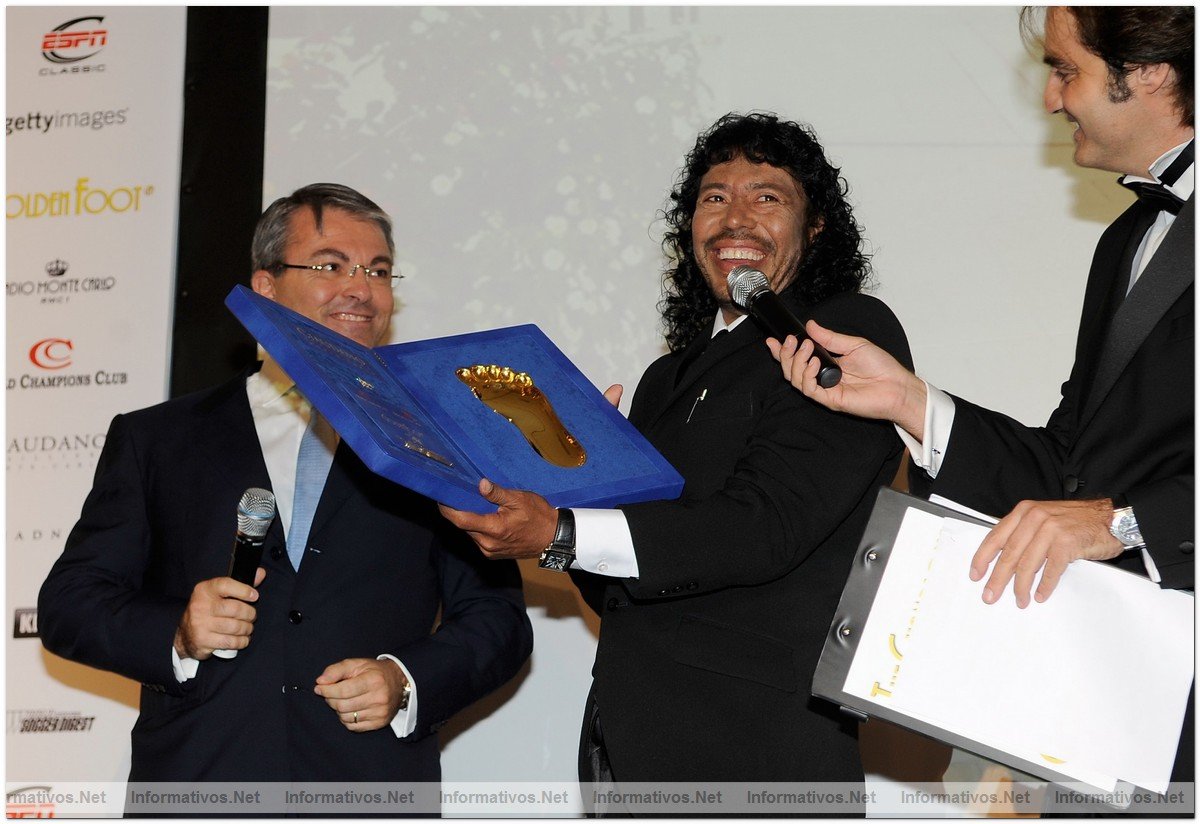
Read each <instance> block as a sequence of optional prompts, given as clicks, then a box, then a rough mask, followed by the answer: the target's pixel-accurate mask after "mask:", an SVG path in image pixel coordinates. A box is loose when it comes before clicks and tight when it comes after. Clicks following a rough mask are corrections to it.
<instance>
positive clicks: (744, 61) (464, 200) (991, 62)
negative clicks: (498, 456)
mask: <svg viewBox="0 0 1200 824" xmlns="http://www.w3.org/2000/svg"><path fill="white" fill-rule="evenodd" d="M268 59H269V67H268V83H269V89H268V103H267V136H266V144H265V145H266V163H265V184H264V193H265V195H264V196H265V199H266V200H268V201H269V200H271V199H272V198H274V197H277V196H279V195H282V194H286V193H287V192H290V191H291V190H292V189H294V188H296V187H297V186H299V185H302V184H305V183H308V182H312V181H316V180H333V181H340V182H344V183H347V184H350V185H352V186H355V187H357V188H360V189H361V190H362V191H364V192H366V193H368V194H369V195H371V196H372V197H373V198H375V199H376V200H377V201H378V202H379V203H380V204H381V205H382V206H383V207H384V208H385V209H386V210H387V211H389V212H390V213H391V214H392V215H393V216H394V217H395V219H396V242H397V247H398V258H399V267H400V269H401V271H402V272H403V273H404V274H405V280H403V281H401V282H400V285H399V289H398V294H399V298H400V300H399V302H398V309H397V312H396V315H395V317H394V318H393V330H392V335H393V339H394V340H412V339H417V338H424V337H430V336H436V335H445V334H451V333H457V332H466V331H470V330H475V329H484V328H488V327H497V326H507V325H510V324H517V323H536V324H538V325H539V326H540V327H541V328H542V329H543V330H544V331H545V332H546V333H547V334H548V335H549V336H550V337H551V338H552V339H553V340H554V341H555V342H557V343H558V345H559V346H560V347H561V348H562V349H563V350H564V351H565V352H566V353H567V354H568V355H569V356H570V357H571V358H573V359H574V360H575V362H576V363H577V364H578V365H579V366H580V367H581V368H582V370H583V371H584V373H585V374H587V375H588V376H589V377H590V378H591V379H592V380H593V381H594V382H595V384H596V385H597V386H599V387H605V386H607V385H608V384H610V383H614V382H621V383H624V384H625V386H626V389H627V393H632V391H633V388H634V386H635V385H636V383H637V381H638V378H639V377H640V375H641V373H642V370H643V369H644V368H645V366H646V365H647V364H648V363H649V362H650V361H651V360H653V359H654V358H655V357H656V356H658V355H659V354H660V353H661V352H662V351H663V346H662V339H661V335H660V324H659V320H658V314H657V312H656V309H655V304H656V303H657V301H658V299H659V296H660V272H661V270H662V268H663V256H662V253H661V250H660V248H659V242H660V239H661V236H662V232H663V224H662V222H661V221H660V220H658V219H657V216H658V213H659V211H660V210H661V209H662V208H663V206H664V205H665V203H666V200H665V198H666V194H667V191H668V189H669V188H670V186H671V184H672V182H673V181H674V179H675V172H676V170H677V169H678V168H679V167H680V165H681V163H682V159H683V157H684V155H685V153H686V152H687V151H688V149H689V148H690V147H691V145H692V143H693V142H694V140H695V137H696V134H697V133H698V132H699V131H701V130H703V129H704V128H706V127H707V126H708V125H710V124H711V123H712V122H713V121H714V120H715V119H716V118H717V117H718V116H719V115H721V114H723V113H725V112H728V111H731V110H738V111H746V110H749V109H767V110H773V111H776V112H778V113H780V114H782V115H784V116H786V117H788V118H794V119H798V120H802V121H808V122H810V123H811V124H812V125H813V126H814V128H815V129H816V131H817V133H818V134H819V136H820V137H821V139H822V140H823V142H824V144H825V146H826V147H827V149H828V151H829V153H830V155H831V157H832V159H833V161H834V163H835V164H836V165H839V166H841V167H842V168H843V171H844V174H845V176H846V178H847V180H849V182H850V187H851V199H852V201H853V203H854V204H855V212H856V214H857V216H858V217H859V218H860V220H861V221H862V223H863V224H864V225H865V227H866V234H867V237H868V238H869V239H870V243H871V248H872V250H873V251H874V253H875V264H876V269H877V275H878V281H879V286H878V289H877V290H876V294H877V295H878V296H879V297H881V298H882V299H883V300H884V301H886V302H887V303H888V304H889V305H890V306H891V307H892V308H893V309H894V310H895V311H896V313H897V314H898V315H899V317H900V318H901V320H902V321H903V322H904V325H905V327H906V328H907V330H908V334H909V336H910V338H911V341H912V344H913V351H914V353H915V356H916V360H917V364H918V367H919V369H920V371H921V373H922V374H923V375H924V376H926V377H928V378H929V379H931V380H932V381H934V382H935V383H937V384H939V385H941V386H944V387H946V388H948V389H952V390H954V391H956V392H960V393H962V394H964V395H966V396H967V397H971V398H972V399H974V400H977V401H979V402H982V403H984V404H985V405H990V406H995V407H998V408H1001V409H1004V410H1007V411H1009V412H1010V413H1012V414H1014V415H1015V416H1016V417H1018V418H1021V419H1022V420H1025V421H1028V422H1040V421H1043V420H1044V419H1045V417H1046V415H1047V414H1048V413H1049V411H1050V410H1051V409H1052V408H1053V407H1054V405H1055V402H1056V399H1057V390H1058V386H1059V383H1060V382H1061V381H1062V380H1064V379H1065V378H1066V375H1067V373H1068V371H1069V368H1070V364H1071V356H1072V350H1073V344H1074V336H1075V332H1076V325H1077V321H1078V312H1079V306H1080V303H1081V300H1082V293H1083V283H1084V279H1085V276H1086V272H1087V268H1088V262H1089V260H1090V256H1091V249H1092V248H1093V246H1094V244H1095V241H1096V239H1097V237H1098V236H1099V234H1100V232H1101V231H1102V230H1103V228H1104V226H1105V225H1106V223H1107V222H1108V221H1109V220H1110V219H1111V218H1112V217H1113V216H1115V215H1116V214H1117V213H1118V212H1119V211H1120V210H1121V209H1122V208H1124V204H1126V203H1128V201H1129V199H1130V198H1129V195H1128V194H1127V193H1125V192H1123V191H1122V190H1120V189H1119V188H1118V187H1117V186H1116V185H1115V184H1114V182H1113V176H1112V175H1110V174H1103V173H1094V172H1087V171H1081V170H1078V169H1075V168H1074V167H1073V166H1072V163H1071V137H1070V128H1071V127H1070V126H1069V125H1067V124H1065V123H1064V122H1063V121H1062V118H1061V117H1058V118H1051V117H1048V116H1046V115H1045V113H1044V112H1042V111H1041V107H1040V101H1041V87H1042V84H1043V83H1044V80H1045V68H1044V67H1043V66H1042V65H1041V64H1040V55H1039V56H1037V57H1032V56H1030V55H1029V54H1028V53H1026V51H1025V50H1024V48H1023V47H1022V45H1021V42H1020V38H1019V36H1018V31H1017V10H1016V9H1015V8H866V7H863V8H828V7H822V8H782V7H780V8H761V7H759V8H729V7H718V6H709V7H702V8H688V7H678V6H677V7H667V8H661V7H660V8H649V7H646V8H628V7H612V8H604V7H592V8H553V7H534V8H470V7H456V8H347V9H331V8H279V9H273V10H272V13H271V26H270V49H269V58H268ZM622 406H623V408H624V409H628V396H627V399H626V402H625V403H624V404H623V405H622ZM525 572H526V575H525V581H526V588H527V590H526V592H527V598H528V600H529V603H530V612H531V615H532V617H533V620H534V628H535V632H536V643H535V649H534V654H533V662H532V665H531V667H530V670H529V673H528V675H527V676H526V677H525V678H524V679H523V680H522V681H521V682H520V683H519V684H517V685H516V687H515V695H513V696H512V698H511V700H509V701H508V702H507V703H505V704H504V705H503V706H501V707H499V708H498V709H495V710H494V711H493V707H494V706H495V702H492V703H489V705H488V707H486V708H484V709H482V710H479V711H478V712H477V713H476V714H477V715H478V716H486V717H484V718H483V720H482V721H481V722H480V723H478V724H477V725H476V726H474V727H473V728H471V729H470V730H469V731H468V732H466V733H465V734H463V735H461V736H460V737H457V738H452V739H451V740H449V741H447V744H446V748H445V758H444V764H445V775H446V778H447V779H451V780H453V779H484V778H497V779H521V778H528V779H561V780H571V779H572V777H573V776H574V775H575V747H576V743H577V740H578V731H579V723H580V716H581V712H582V707H583V702H584V697H585V695H586V693H587V689H588V684H589V681H590V676H589V670H590V661H591V658H592V653H593V650H594V644H595V634H594V627H593V626H592V625H591V624H589V623H588V621H586V620H585V619H584V618H582V617H581V614H582V609H583V608H582V607H580V606H579V605H578V604H577V602H576V601H575V598H574V595H573V593H572V591H571V590H570V587H569V584H565V583H564V582H563V581H562V579H561V577H556V576H555V574H554V573H548V572H540V571H537V570H531V569H528V568H527V569H526V570H525ZM797 608H803V607H802V605H797Z"/></svg>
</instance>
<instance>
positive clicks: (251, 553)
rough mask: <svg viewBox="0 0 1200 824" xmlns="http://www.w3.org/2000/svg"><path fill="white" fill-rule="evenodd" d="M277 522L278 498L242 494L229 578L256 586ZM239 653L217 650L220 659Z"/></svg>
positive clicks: (266, 494)
mask: <svg viewBox="0 0 1200 824" xmlns="http://www.w3.org/2000/svg"><path fill="white" fill-rule="evenodd" d="M273 520H275V496H274V495H273V494H272V493H271V492H269V491H268V490H266V489H259V488H258V487H251V488H250V489H247V490H246V491H245V492H243V493H242V499H241V500H240V501H238V507H237V532H236V533H235V534H234V538H233V553H232V554H231V555H230V558H229V577H230V578H232V579H233V580H235V581H238V582H240V583H243V584H246V585H247V586H253V585H254V573H256V572H257V571H258V564H259V562H260V561H262V551H263V543H264V539H265V538H266V535H267V530H268V529H270V527H271V521H273ZM237 654H238V651H237V650H235V649H215V650H213V655H215V656H217V657H218V658H235V657H237Z"/></svg>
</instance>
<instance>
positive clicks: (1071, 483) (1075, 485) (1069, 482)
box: [1063, 475, 1083, 492]
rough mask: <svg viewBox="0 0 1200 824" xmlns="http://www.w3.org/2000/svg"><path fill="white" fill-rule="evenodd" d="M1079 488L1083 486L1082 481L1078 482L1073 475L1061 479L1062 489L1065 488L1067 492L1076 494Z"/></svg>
mask: <svg viewBox="0 0 1200 824" xmlns="http://www.w3.org/2000/svg"><path fill="white" fill-rule="evenodd" d="M1081 486H1083V481H1081V480H1079V479H1078V478H1076V477H1075V476H1074V475H1068V476H1067V477H1065V478H1063V487H1064V488H1066V490H1067V491H1068V492H1076V491H1078V490H1079V487H1081Z"/></svg>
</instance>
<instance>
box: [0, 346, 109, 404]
mask: <svg viewBox="0 0 1200 824" xmlns="http://www.w3.org/2000/svg"><path fill="white" fill-rule="evenodd" d="M26 343H28V342H26ZM11 344H12V341H11V337H10V345H11ZM26 358H27V360H28V364H26V366H32V367H33V371H32V372H25V373H24V374H21V375H10V376H9V378H8V379H7V381H6V388H7V389H8V390H9V391H12V390H25V389H78V388H92V389H103V388H106V387H123V386H125V385H126V384H128V383H129V374H128V373H127V372H125V371H124V369H121V368H114V367H112V366H109V367H107V368H101V369H95V370H91V369H88V370H86V371H85V370H82V369H79V368H72V367H77V366H82V365H83V364H82V363H81V364H76V360H77V357H76V351H75V341H74V340H72V339H71V338H67V337H59V336H53V337H49V338H42V339H41V340H37V341H34V342H33V343H32V344H28V349H27V350H26ZM79 360H83V362H84V363H86V360H84V359H79ZM105 360H107V358H105Z"/></svg>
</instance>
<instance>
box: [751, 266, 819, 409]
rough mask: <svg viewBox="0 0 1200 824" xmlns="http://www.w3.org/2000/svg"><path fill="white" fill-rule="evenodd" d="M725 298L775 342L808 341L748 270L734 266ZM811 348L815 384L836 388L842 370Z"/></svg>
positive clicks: (757, 273)
mask: <svg viewBox="0 0 1200 824" xmlns="http://www.w3.org/2000/svg"><path fill="white" fill-rule="evenodd" d="M728 283H729V297H731V298H732V299H733V303H734V305H735V306H737V307H738V308H739V309H743V310H745V311H747V312H749V313H750V314H751V315H752V316H753V317H754V319H755V320H757V321H758V322H759V323H760V324H762V325H763V326H765V327H766V328H767V331H768V332H769V333H770V334H771V336H772V337H776V338H779V341H780V342H781V343H782V342H783V339H784V338H786V337H787V336H788V335H795V336H796V339H797V340H801V341H802V340H804V339H806V338H808V333H807V332H805V331H804V324H803V323H801V322H800V319H799V318H797V317H796V316H795V315H793V314H792V313H791V311H790V310H789V309H788V308H787V306H785V305H784V303H783V301H782V300H780V299H779V295H777V294H775V293H774V292H772V291H771V286H770V284H768V283H767V276H766V275H764V274H763V273H762V272H760V271H758V270H757V269H754V268H752V267H750V266H735V267H733V271H731V272H730V273H729V279H728ZM812 344H813V356H814V357H815V358H817V360H819V361H820V362H821V368H820V370H819V371H818V372H817V383H818V384H820V385H821V386H822V387H824V388H825V389H829V388H830V387H832V386H837V384H838V381H840V380H841V379H842V369H841V367H840V366H838V365H837V363H836V362H835V361H834V359H833V357H832V356H831V355H830V354H829V353H828V352H827V351H825V347H823V346H821V344H819V343H817V342H816V341H815V340H814V341H813V342H812Z"/></svg>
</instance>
